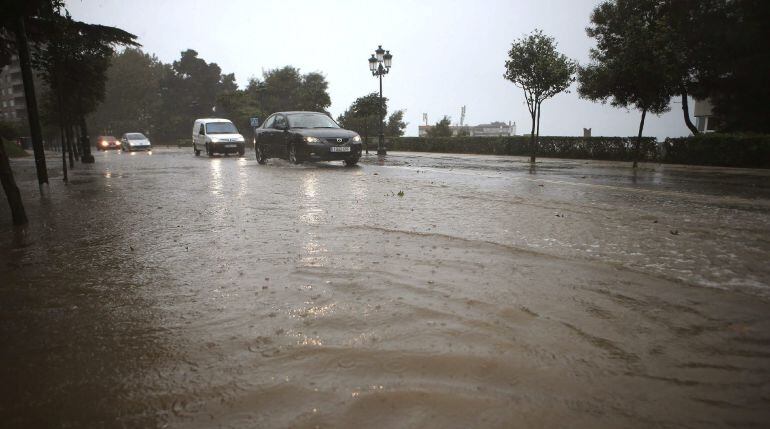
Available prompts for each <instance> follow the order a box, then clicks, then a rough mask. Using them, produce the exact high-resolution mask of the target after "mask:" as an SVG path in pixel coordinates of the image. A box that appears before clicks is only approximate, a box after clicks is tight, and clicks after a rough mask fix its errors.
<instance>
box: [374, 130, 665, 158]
mask: <svg viewBox="0 0 770 429" xmlns="http://www.w3.org/2000/svg"><path fill="white" fill-rule="evenodd" d="M635 140H636V138H635V137H588V138H584V137H550V136H541V137H540V144H539V146H538V151H537V156H542V157H547V158H573V159H602V160H618V161H630V160H632V159H633V156H634V142H635ZM529 144H530V138H529V136H509V137H400V138H396V139H392V140H390V141H389V142H388V144H387V147H388V149H390V150H401V151H413V152H440V153H472V154H480V155H516V156H529V155H530V148H529ZM640 159H641V160H647V161H655V160H657V159H658V150H657V145H656V142H655V139H654V138H652V137H644V138H643V139H642V146H641V148H640Z"/></svg>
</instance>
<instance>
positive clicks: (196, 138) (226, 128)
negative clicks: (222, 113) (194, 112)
mask: <svg viewBox="0 0 770 429" xmlns="http://www.w3.org/2000/svg"><path fill="white" fill-rule="evenodd" d="M192 141H193V151H195V156H199V155H200V154H201V151H206V155H208V156H213V155H214V154H215V153H224V154H228V153H236V152H237V153H238V155H239V156H243V154H244V153H245V151H246V142H245V140H244V139H243V136H242V135H241V134H239V133H238V129H237V128H236V127H235V124H233V123H232V122H231V121H229V120H227V119H218V118H205V119H196V120H195V123H194V124H193V130H192Z"/></svg>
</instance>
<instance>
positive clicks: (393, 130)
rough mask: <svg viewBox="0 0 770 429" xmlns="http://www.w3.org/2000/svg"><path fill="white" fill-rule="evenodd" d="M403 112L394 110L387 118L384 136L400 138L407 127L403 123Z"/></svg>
mask: <svg viewBox="0 0 770 429" xmlns="http://www.w3.org/2000/svg"><path fill="white" fill-rule="evenodd" d="M404 112H405V111H404V110H403V109H401V110H396V111H395V112H393V113H391V114H390V116H388V122H387V123H386V124H385V135H386V136H389V137H401V136H403V135H404V130H405V129H406V126H407V125H408V124H407V123H406V122H404Z"/></svg>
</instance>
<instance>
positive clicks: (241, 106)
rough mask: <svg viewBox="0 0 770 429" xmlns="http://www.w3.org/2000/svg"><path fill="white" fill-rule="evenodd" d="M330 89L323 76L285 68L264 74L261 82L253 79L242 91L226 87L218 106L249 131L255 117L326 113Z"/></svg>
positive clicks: (329, 101) (288, 67)
mask: <svg viewBox="0 0 770 429" xmlns="http://www.w3.org/2000/svg"><path fill="white" fill-rule="evenodd" d="M228 76H230V75H228ZM328 88H329V84H328V82H326V78H325V77H324V76H323V75H322V74H320V73H307V74H304V75H303V74H301V73H300V70H299V69H297V68H294V67H291V66H286V67H282V68H279V69H272V70H267V71H265V72H264V73H263V76H262V79H257V78H252V79H250V80H249V83H248V85H247V86H246V88H245V89H243V90H239V89H237V88H235V86H234V85H233V86H227V85H226V86H225V87H224V88H223V92H222V93H221V94H220V96H219V98H218V104H219V105H220V106H222V109H223V111H224V112H226V113H227V114H228V115H229V116H230V117H231V118H232V119H233V120H234V121H235V122H236V124H237V125H238V126H239V128H241V129H246V128H248V123H249V118H250V117H253V116H257V117H260V118H262V119H264V118H266V117H267V116H269V115H270V114H272V113H275V112H278V111H287V110H309V111H314V112H325V111H326V108H328V107H329V105H331V98H330V97H329V93H328Z"/></svg>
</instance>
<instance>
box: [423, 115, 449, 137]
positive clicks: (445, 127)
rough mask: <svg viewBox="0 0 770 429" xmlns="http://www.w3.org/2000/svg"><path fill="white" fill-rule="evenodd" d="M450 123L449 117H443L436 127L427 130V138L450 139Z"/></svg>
mask: <svg viewBox="0 0 770 429" xmlns="http://www.w3.org/2000/svg"><path fill="white" fill-rule="evenodd" d="M451 122H452V121H451V119H450V118H449V116H444V118H443V119H441V120H440V121H438V122H436V125H434V126H433V127H431V128H430V129H429V130H428V137H452V129H451V128H449V125H450V124H451Z"/></svg>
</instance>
